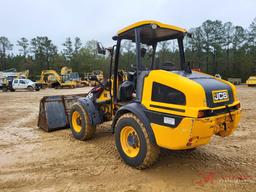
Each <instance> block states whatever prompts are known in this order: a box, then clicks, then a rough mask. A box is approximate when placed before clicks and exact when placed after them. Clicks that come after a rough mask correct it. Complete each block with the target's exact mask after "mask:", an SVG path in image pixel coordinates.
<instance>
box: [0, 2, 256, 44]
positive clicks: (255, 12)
mask: <svg viewBox="0 0 256 192" xmlns="http://www.w3.org/2000/svg"><path fill="white" fill-rule="evenodd" d="M0 7H1V9H0V10H1V11H0V14H1V16H0V36H7V37H8V38H9V39H10V41H11V42H12V43H13V44H16V40H17V39H19V38H21V37H26V38H28V39H30V38H32V37H35V36H48V37H49V38H50V39H52V40H53V42H54V43H55V44H56V45H57V46H58V47H59V48H61V47H60V46H61V44H62V43H63V42H64V41H65V38H66V37H72V38H73V37H75V36H78V37H80V38H81V40H82V42H83V43H85V42H86V41H87V40H91V39H97V40H99V41H101V42H102V43H103V44H105V45H106V46H110V45H111V44H112V40H111V37H112V36H113V35H115V34H116V32H117V30H119V29H121V28H123V27H125V26H126V25H129V24H131V23H133V22H136V21H139V20H145V19H153V20H159V21H161V22H165V23H168V24H172V25H178V26H180V27H183V28H187V29H189V28H191V27H196V26H199V25H201V23H202V22H204V21H205V20H206V19H212V20H215V19H219V20H221V21H223V22H227V21H231V22H232V23H233V24H235V25H241V26H243V27H246V28H247V27H248V26H249V25H250V23H251V22H252V20H253V19H254V18H255V17H256V0H211V1H207V0H182V1H179V0H126V1H122V0H106V1H104V0H0Z"/></svg>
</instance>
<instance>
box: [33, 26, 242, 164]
mask: <svg viewBox="0 0 256 192" xmlns="http://www.w3.org/2000/svg"><path fill="white" fill-rule="evenodd" d="M185 36H190V35H189V33H188V32H187V31H186V30H185V29H183V28H180V27H176V26H173V25H168V24H164V23H160V22H157V21H141V22H137V23H134V24H132V25H130V26H127V27H125V28H123V29H121V30H120V31H118V33H117V35H116V36H114V37H113V40H114V41H115V42H116V43H115V45H114V46H113V47H111V48H107V49H105V48H103V46H101V45H100V44H98V45H97V47H98V53H100V54H105V53H106V52H110V55H111V57H110V65H109V75H108V77H107V79H106V80H105V81H104V82H100V81H99V80H98V79H97V77H96V76H92V77H91V80H95V81H98V82H99V86H96V87H94V88H93V89H92V90H91V91H90V92H89V93H88V94H82V95H67V96H63V95H62V96H61V95H60V96H48V97H44V98H42V100H41V102H40V112H39V120H38V126H39V127H40V128H42V129H44V130H46V131H54V130H56V129H60V128H66V127H70V128H71V131H72V134H73V136H74V137H75V138H76V139H78V140H88V139H91V138H93V136H94V135H95V130H96V127H97V125H99V124H102V123H103V122H106V121H110V120H111V121H112V131H113V134H114V139H115V145H116V148H117V150H118V152H119V154H120V156H121V158H122V159H123V161H124V162H125V163H127V164H128V165H130V166H132V167H136V168H138V169H143V168H147V167H149V166H151V165H152V164H154V163H155V162H156V160H157V159H158V156H159V153H160V147H163V148H167V149H171V150H187V149H195V148H197V147H199V146H201V145H206V144H208V143H209V142H210V140H211V138H212V137H213V136H214V135H218V136H221V137H226V136H228V135H230V134H231V133H232V132H233V131H234V130H235V129H236V128H237V126H238V123H239V121H240V111H241V109H240V102H239V100H238V98H237V93H236V88H235V86H234V85H233V84H231V83H229V82H227V81H225V80H223V79H220V78H216V77H214V76H210V75H208V74H204V73H201V72H196V71H192V70H191V69H190V66H189V64H188V63H187V62H186V60H185V53H184V46H183V41H184V37H185ZM125 40H128V41H131V42H132V43H133V44H135V47H136V60H135V63H136V65H132V63H130V64H129V66H128V67H130V69H129V71H128V73H127V79H126V78H123V77H122V75H121V74H120V72H119V70H120V50H121V49H122V42H123V41H125ZM165 41H172V42H173V44H175V45H177V52H179V58H178V59H177V60H176V62H173V61H169V60H166V61H159V59H158V58H157V54H156V52H157V45H158V44H159V43H161V42H165ZM146 47H148V48H149V49H148V50H150V52H148V51H147V49H146ZM147 53H150V54H148V55H147V56H145V55H146V54H147ZM145 58H147V60H146V59H145ZM79 144H81V145H83V143H81V142H80V143H79Z"/></svg>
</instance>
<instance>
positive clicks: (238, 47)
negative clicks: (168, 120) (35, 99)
mask: <svg viewBox="0 0 256 192" xmlns="http://www.w3.org/2000/svg"><path fill="white" fill-rule="evenodd" d="M189 32H190V33H191V34H192V36H193V38H186V39H185V54H186V61H187V62H189V63H190V66H191V68H200V69H201V71H203V72H207V73H209V74H213V75H214V74H217V73H219V74H220V75H221V76H222V77H224V78H228V77H240V78H242V79H243V80H245V79H247V78H248V77H249V76H250V75H256V18H255V19H254V20H253V21H252V23H251V24H250V26H249V27H248V29H245V28H243V27H242V26H236V25H233V24H232V23H231V22H226V23H223V22H222V21H220V20H207V21H205V22H203V23H202V25H200V26H199V27H196V28H192V29H190V30H189ZM14 46H17V47H18V51H19V53H16V54H14V52H13V47H14ZM62 46H63V49H62V50H59V49H58V48H57V46H56V45H54V43H53V42H52V40H51V39H49V38H48V37H46V36H38V37H35V38H32V39H30V40H29V39H27V38H25V37H22V38H21V39H19V40H18V41H17V42H16V44H15V45H14V44H12V43H11V42H10V41H9V39H8V38H7V37H4V36H1V37H0V71H1V70H5V69H9V68H16V69H17V70H18V71H23V70H26V69H29V70H30V75H31V76H32V78H34V79H35V78H36V75H39V74H40V72H41V70H43V69H54V70H57V71H59V70H60V68H61V67H62V66H69V67H72V69H73V71H78V72H80V73H81V72H89V71H92V70H97V69H100V70H103V71H104V72H107V70H108V59H107V58H105V57H102V56H100V55H98V54H97V52H96V41H95V40H90V41H87V42H86V43H85V44H83V43H82V42H81V39H80V38H79V37H76V38H74V39H71V38H70V37H68V38H66V40H65V42H63V44H62ZM172 47H173V45H171V44H168V42H166V43H160V44H159V47H158V53H157V54H158V57H160V59H161V58H164V57H166V55H169V56H171V59H172V58H177V57H178V51H177V49H173V48H172ZM121 54H122V62H121V63H122V64H123V68H124V69H125V65H124V64H131V60H133V59H134V54H135V49H134V46H132V45H131V43H124V44H123V49H122V51H121Z"/></svg>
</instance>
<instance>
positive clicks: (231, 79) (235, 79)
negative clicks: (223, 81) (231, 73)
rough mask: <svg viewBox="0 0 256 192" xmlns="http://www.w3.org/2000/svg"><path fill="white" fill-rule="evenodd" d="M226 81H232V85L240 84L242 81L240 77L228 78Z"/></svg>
mask: <svg viewBox="0 0 256 192" xmlns="http://www.w3.org/2000/svg"><path fill="white" fill-rule="evenodd" d="M228 81H229V82H230V83H233V84H234V85H240V84H241V82H242V79H241V78H228Z"/></svg>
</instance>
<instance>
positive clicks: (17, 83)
mask: <svg viewBox="0 0 256 192" xmlns="http://www.w3.org/2000/svg"><path fill="white" fill-rule="evenodd" d="M16 90H28V91H39V90H40V87H39V85H38V84H37V83H35V82H34V81H31V80H30V79H13V80H8V79H6V80H5V82H4V83H3V92H7V91H12V92H13V91H16Z"/></svg>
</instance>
